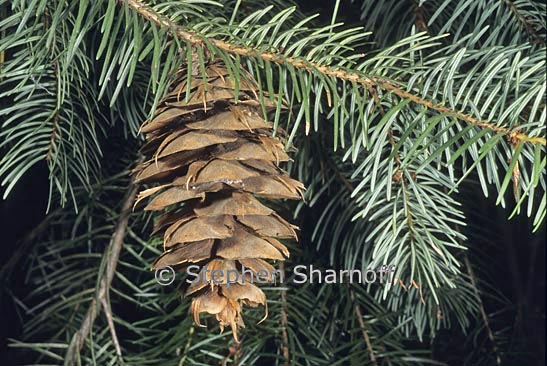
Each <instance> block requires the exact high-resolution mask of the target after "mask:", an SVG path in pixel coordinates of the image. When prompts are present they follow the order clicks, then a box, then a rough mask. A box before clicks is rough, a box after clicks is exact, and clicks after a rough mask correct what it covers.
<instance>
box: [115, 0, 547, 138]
mask: <svg viewBox="0 0 547 366" xmlns="http://www.w3.org/2000/svg"><path fill="white" fill-rule="evenodd" d="M120 2H121V3H122V4H126V5H127V6H128V7H130V8H132V9H134V10H135V11H136V12H137V13H138V14H140V15H141V16H142V17H143V18H145V19H147V20H149V21H151V22H154V23H156V24H157V25H158V26H160V27H164V28H167V29H168V30H170V32H171V34H172V35H173V36H175V37H177V38H179V39H181V40H183V41H185V42H188V43H190V44H191V45H193V46H204V45H205V43H206V42H205V41H207V43H208V44H210V45H213V46H214V47H216V48H218V49H220V50H223V51H225V52H228V53H230V54H232V55H239V56H244V57H253V58H260V59H262V60H264V61H268V62H273V63H276V64H290V65H291V66H292V67H293V68H295V69H300V70H305V71H307V72H310V73H319V74H322V75H325V76H330V77H333V78H336V79H339V80H345V81H349V82H352V83H356V84H360V85H363V86H364V87H369V86H374V87H378V88H381V89H383V90H386V91H389V92H391V93H393V94H395V95H397V96H399V97H401V98H404V99H410V100H411V101H412V102H414V103H416V104H419V105H422V106H425V107H427V108H429V109H431V110H434V111H437V112H439V113H443V114H448V115H451V116H453V117H455V118H457V119H459V120H461V121H464V122H466V123H468V124H471V125H474V126H477V127H480V128H484V129H489V130H491V131H493V132H496V133H502V134H504V135H507V136H511V138H514V139H517V140H522V141H524V142H527V143H531V144H541V145H545V144H546V140H545V137H540V136H533V137H532V136H528V135H526V134H524V133H522V132H519V131H515V130H512V129H510V128H509V127H505V126H498V125H495V124H493V123H490V122H486V121H481V120H479V119H477V118H475V117H472V116H470V115H467V114H465V113H463V112H459V111H456V110H453V109H451V108H448V107H445V106H443V105H441V104H436V103H434V102H432V101H430V100H427V99H424V98H422V97H420V96H418V95H416V94H412V93H410V92H407V91H406V90H404V88H402V87H399V86H397V85H395V84H394V83H393V82H391V81H388V80H383V79H379V78H370V77H366V76H363V75H361V74H358V73H355V72H352V71H348V70H344V69H340V68H336V67H331V66H326V65H322V64H319V63H314V62H311V61H307V60H303V59H300V58H296V57H286V56H284V55H281V54H278V53H273V52H265V51H260V50H258V49H255V48H252V47H243V46H238V45H234V44H231V43H229V42H226V41H223V40H219V39H215V38H206V37H203V36H201V35H199V34H198V33H194V32H190V31H187V30H184V29H182V28H181V27H179V26H178V25H177V24H175V23H174V22H172V21H171V20H169V19H168V18H167V17H165V16H163V15H160V14H158V13H156V12H155V11H153V10H152V9H151V8H150V7H149V6H147V5H146V4H144V3H143V2H142V1H140V0H120Z"/></svg>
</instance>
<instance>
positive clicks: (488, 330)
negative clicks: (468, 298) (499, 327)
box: [464, 253, 501, 366]
mask: <svg viewBox="0 0 547 366" xmlns="http://www.w3.org/2000/svg"><path fill="white" fill-rule="evenodd" d="M464 261H465V266H466V267H467V273H468V274H469V278H470V279H471V285H472V286H473V290H474V292H475V295H476V296H477V298H478V299H479V309H480V313H481V317H482V321H483V323H484V327H485V328H486V333H487V334H488V339H489V340H490V342H492V352H494V355H495V356H496V365H498V366H499V365H501V357H500V355H499V350H498V347H497V346H496V340H495V339H494V333H493V332H492V328H490V322H489V321H488V315H486V311H485V309H484V303H483V302H482V299H481V296H480V293H479V288H478V287H477V280H476V278H475V273H474V272H473V268H472V267H471V262H470V261H469V258H468V257H467V254H466V253H464Z"/></svg>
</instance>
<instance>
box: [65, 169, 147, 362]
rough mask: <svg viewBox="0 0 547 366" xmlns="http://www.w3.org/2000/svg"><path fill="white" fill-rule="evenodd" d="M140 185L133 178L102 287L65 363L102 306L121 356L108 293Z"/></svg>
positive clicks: (73, 356)
mask: <svg viewBox="0 0 547 366" xmlns="http://www.w3.org/2000/svg"><path fill="white" fill-rule="evenodd" d="M137 192H138V185H136V184H134V183H133V180H131V182H130V183H129V187H128V194H127V196H126V198H125V201H124V203H123V206H122V209H121V212H120V216H119V218H118V221H117V223H116V226H115V229H114V233H113V235H112V239H111V241H110V246H109V247H108V248H107V249H106V251H105V253H104V256H105V257H106V269H105V271H104V273H103V274H102V278H101V280H100V287H99V292H98V297H97V298H95V299H93V300H92V301H91V304H90V305H89V309H88V311H87V313H86V316H85V318H84V321H83V322H82V325H81V326H80V330H79V331H78V332H77V333H76V334H75V335H74V337H73V338H72V342H71V344H70V347H69V349H68V351H67V355H66V357H65V365H72V364H74V362H75V360H76V359H78V357H77V355H78V354H79V353H80V351H81V350H82V348H83V346H84V344H85V341H86V339H87V338H88V337H89V334H90V332H91V329H92V327H93V323H94V322H95V319H96V318H97V316H98V314H99V313H100V311H101V307H102V308H104V310H105V314H106V318H107V322H108V325H109V328H110V332H111V334H112V339H113V343H114V346H115V348H116V353H117V354H118V356H120V357H121V347H120V344H119V342H118V338H117V336H116V331H115V329H114V321H113V318H112V311H111V308H110V306H109V304H108V293H109V290H110V285H111V284H112V280H113V278H114V274H115V273H116V267H117V265H118V260H119V258H120V252H121V250H122V246H123V241H124V238H125V235H126V233H127V227H128V223H129V215H130V213H131V208H132V207H133V203H134V202H135V198H136V197H137Z"/></svg>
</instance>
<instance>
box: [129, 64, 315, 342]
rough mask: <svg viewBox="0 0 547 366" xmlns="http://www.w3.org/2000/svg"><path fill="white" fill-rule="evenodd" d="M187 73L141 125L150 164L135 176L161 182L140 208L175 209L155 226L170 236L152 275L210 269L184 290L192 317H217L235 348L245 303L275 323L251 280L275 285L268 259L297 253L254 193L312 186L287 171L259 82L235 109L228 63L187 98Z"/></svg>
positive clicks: (248, 86)
mask: <svg viewBox="0 0 547 366" xmlns="http://www.w3.org/2000/svg"><path fill="white" fill-rule="evenodd" d="M242 72H243V71H242ZM180 75H181V76H180V77H179V78H178V79H177V80H175V81H174V83H173V85H174V87H173V88H172V91H171V92H170V93H169V94H168V95H167V96H166V97H165V98H164V99H163V100H162V101H161V103H160V105H159V107H158V109H157V112H156V114H155V116H154V118H153V119H151V120H150V121H147V122H146V123H145V124H144V126H143V127H142V131H143V132H144V133H146V139H147V143H146V144H145V145H144V146H143V149H142V150H143V152H144V153H145V154H147V155H149V156H151V157H152V158H151V160H150V161H148V162H145V163H144V164H142V165H140V166H139V167H137V168H136V169H135V174H136V181H137V182H140V183H153V182H154V183H161V185H160V186H157V187H154V188H150V189H146V190H144V191H143V192H141V193H140V194H139V197H138V199H137V202H139V201H141V200H143V199H144V198H146V197H149V196H151V195H155V197H154V198H153V199H152V200H151V201H150V202H149V203H148V205H147V206H146V207H145V210H164V209H166V208H167V211H166V212H165V213H164V214H163V215H161V217H160V218H159V219H158V220H157V222H156V224H155V228H154V234H159V235H163V237H164V253H163V254H162V255H161V256H160V257H159V258H158V259H157V260H156V261H155V263H154V268H162V267H165V266H170V267H173V268H176V269H178V270H185V269H186V268H188V266H189V265H198V266H199V267H200V271H201V270H203V269H206V270H208V271H209V272H208V273H207V277H206V280H207V281H197V282H194V283H193V284H191V285H190V286H189V287H188V289H187V290H186V293H185V295H193V296H194V298H193V300H192V306H191V311H192V313H193V317H194V320H195V322H196V323H197V324H198V325H200V326H202V325H201V323H200V320H199V314H200V313H202V312H206V313H209V314H214V315H215V316H216V319H217V320H218V322H219V323H220V327H221V330H222V329H224V326H230V327H231V328H232V330H233V335H234V338H235V340H236V341H237V340H238V338H237V329H238V327H243V326H244V323H243V320H242V318H241V305H242V304H245V305H250V306H252V307H256V306H258V305H259V304H261V305H264V306H265V312H266V315H265V317H264V318H266V317H267V305H266V297H265V295H264V293H263V292H262V290H261V289H260V288H258V287H257V286H255V285H254V284H253V283H252V280H253V279H256V277H254V278H251V277H253V276H251V275H250V274H252V275H254V276H256V275H257V273H258V272H259V271H261V274H262V275H264V274H265V273H266V274H267V276H266V277H267V278H268V279H269V281H273V280H274V276H275V272H274V267H273V266H272V265H271V264H269V263H268V262H267V261H266V259H273V260H284V259H285V258H287V257H288V256H289V251H288V250H287V248H286V247H285V245H283V244H282V243H281V242H280V241H279V240H278V239H289V238H295V239H296V233H295V229H296V227H295V226H293V225H291V224H289V223H288V222H286V221H285V220H284V219H283V218H281V217H280V216H279V215H278V214H277V213H276V212H274V211H273V210H272V209H270V208H268V207H266V206H265V205H264V204H262V203H261V202H260V201H259V200H258V199H257V198H256V197H255V195H256V196H260V197H266V198H289V199H299V198H301V196H302V191H303V189H304V186H303V185H302V183H300V182H298V181H296V180H293V179H291V178H289V177H288V176H287V174H286V172H284V171H283V170H282V169H280V168H279V163H280V162H286V161H288V160H289V157H288V155H287V153H286V152H285V150H284V147H283V146H284V145H283V142H282V140H281V138H278V137H272V132H273V125H272V123H270V122H268V121H266V120H264V119H263V118H262V116H263V112H262V107H261V105H260V103H259V100H258V96H257V94H256V90H257V86H256V85H255V84H254V83H253V82H249V81H246V80H244V79H243V78H240V80H239V83H238V95H237V96H238V98H237V102H236V90H235V89H236V88H235V85H234V84H235V83H234V80H233V79H232V78H231V77H230V76H229V73H228V72H227V70H226V68H225V66H224V65H223V64H222V63H221V62H218V61H217V62H213V63H211V64H209V65H208V66H207V68H206V83H204V78H203V77H202V75H200V74H197V75H193V77H192V78H191V80H190V86H189V88H190V90H191V94H190V98H189V100H188V101H184V97H185V95H186V90H187V88H188V85H187V82H188V80H187V78H186V72H181V73H180ZM247 79H250V77H247ZM272 107H273V105H267V106H266V108H272ZM278 133H279V134H280V135H281V136H285V134H284V131H282V130H279V131H278ZM243 269H245V275H243V274H242V270H243ZM213 270H221V271H223V272H222V273H224V274H227V273H229V272H228V271H237V274H238V275H239V276H238V278H237V283H226V275H225V276H224V281H223V282H224V283H218V282H221V281H213V278H212V276H211V273H212V271H213ZM201 273H203V272H201ZM233 273H234V272H233ZM262 278H264V276H262ZM232 280H233V278H232Z"/></svg>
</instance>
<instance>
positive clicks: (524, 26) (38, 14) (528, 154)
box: [0, 0, 547, 366]
mask: <svg viewBox="0 0 547 366" xmlns="http://www.w3.org/2000/svg"><path fill="white" fill-rule="evenodd" d="M354 3H355V4H356V5H358V6H360V8H361V10H362V16H361V18H362V20H363V27H352V28H348V27H347V26H345V25H343V24H342V23H341V22H338V21H337V20H336V16H335V15H334V16H333V20H332V23H331V24H327V25H317V23H316V19H315V16H307V15H304V14H302V13H301V12H300V11H299V10H297V7H296V6H294V5H295V4H293V3H292V2H290V1H286V0H278V1H273V2H271V5H269V6H266V7H264V4H263V2H261V1H255V0H253V1H218V2H217V1H210V0H184V1H177V2H174V1H149V2H147V3H146V4H144V2H140V1H114V0H109V1H84V0H80V1H59V0H53V1H51V0H48V1H46V0H32V1H31V0H29V1H23V0H20V1H15V0H12V1H7V0H0V14H2V17H1V19H0V34H1V38H0V55H1V56H2V57H0V125H1V128H0V138H1V139H0V151H1V157H0V179H1V184H2V185H3V186H5V195H7V194H9V192H10V191H11V190H12V188H13V187H14V186H15V185H16V184H17V182H18V181H19V179H20V178H21V177H22V176H23V175H24V174H25V173H26V172H27V171H28V170H29V169H31V168H32V166H34V165H35V164H37V163H38V162H40V161H44V160H45V161H47V164H48V168H49V179H50V213H49V215H48V218H47V220H48V226H47V229H45V231H44V232H43V233H41V234H40V235H38V236H37V238H38V239H36V245H33V246H32V248H26V247H24V248H22V249H21V250H23V249H24V250H27V249H28V251H29V253H30V255H29V256H28V258H27V259H26V260H25V261H24V262H23V264H24V268H25V269H26V270H27V271H28V284H29V286H31V287H32V288H33V289H32V290H31V291H29V293H28V296H27V297H26V298H24V299H16V302H17V304H18V305H19V309H20V311H21V317H22V318H24V319H26V322H25V329H24V341H23V340H21V341H16V342H15V343H14V344H13V346H14V347H21V348H23V349H27V350H28V349H31V350H33V351H35V352H36V355H39V356H37V358H36V359H34V358H33V359H32V360H31V361H29V362H35V364H59V363H60V362H62V361H63V360H64V359H65V354H66V352H67V349H68V347H69V345H70V341H71V339H72V338H73V336H74V334H75V333H76V332H77V331H78V329H79V328H80V327H81V323H82V321H83V319H84V316H85V314H86V311H87V310H88V307H89V304H90V302H91V301H92V300H93V299H95V298H96V297H97V290H98V283H99V278H100V276H101V275H102V273H103V270H104V265H105V260H106V257H107V254H108V252H107V251H106V252H105V248H106V247H107V245H108V243H109V240H110V238H111V235H112V232H113V231H114V229H115V226H116V223H117V220H118V217H119V215H120V202H121V200H122V199H123V196H124V192H125V191H126V187H127V185H128V179H127V176H128V174H129V173H128V171H129V170H128V169H129V167H130V166H131V163H130V161H134V160H136V159H137V153H136V152H137V145H138V142H139V140H140V137H139V135H138V131H139V127H140V125H141V123H142V122H143V121H144V120H145V119H146V118H147V117H148V116H150V115H152V114H153V112H154V108H155V106H156V104H157V102H158V100H159V99H160V98H161V97H162V96H163V95H164V94H165V93H166V91H167V88H168V86H169V83H170V81H171V79H172V77H173V75H174V73H175V72H176V71H177V70H178V69H186V70H190V71H191V70H203V69H204V65H205V63H206V62H207V61H208V60H209V59H212V58H214V57H218V58H221V59H222V60H224V62H225V64H226V65H227V67H228V69H229V71H230V73H231V74H232V75H231V76H232V77H233V78H234V80H235V84H236V85H238V84H239V82H240V80H241V78H246V77H248V75H246V74H241V73H240V71H239V70H240V67H239V66H240V65H243V66H244V67H245V68H246V69H247V70H248V72H249V74H250V75H251V76H252V77H253V78H255V79H256V80H257V81H258V84H259V88H258V90H256V92H257V94H258V95H259V96H260V98H261V99H262V101H263V102H266V101H268V102H270V103H273V104H274V105H275V106H276V108H275V110H274V111H272V112H271V114H270V115H269V116H268V117H269V118H270V120H272V121H273V122H274V124H275V126H276V128H283V129H285V130H286V131H287V133H288V136H289V139H288V142H287V144H291V143H293V144H295V145H296V146H297V148H298V149H299V151H298V153H297V154H296V155H295V156H294V159H295V161H294V162H293V163H292V164H291V170H292V172H293V175H294V176H295V177H298V178H299V179H300V180H302V181H303V182H304V183H305V184H306V186H307V187H308V190H307V193H306V198H307V201H306V202H305V203H304V204H301V205H298V207H295V208H294V212H295V217H296V218H297V219H298V220H300V221H302V225H301V226H302V227H303V232H302V243H303V244H302V246H300V247H297V248H293V252H296V253H297V254H296V255H295V256H294V257H293V258H292V260H291V263H290V264H289V268H288V269H290V268H291V266H293V265H296V264H299V263H306V264H307V263H314V264H317V265H318V266H323V267H334V268H337V269H349V268H360V269H363V270H365V269H368V268H377V267H379V266H380V265H382V264H392V263H395V264H397V272H396V276H397V277H398V278H399V279H401V282H402V284H403V285H404V286H406V287H407V289H405V288H403V286H402V285H400V284H397V283H396V284H394V285H393V286H386V287H374V286H369V287H366V288H364V287H360V286H336V287H334V286H332V287H325V286H317V285H306V286H296V285H290V284H287V285H286V287H287V289H286V291H287V292H286V300H285V299H284V298H283V297H282V295H281V293H282V290H283V289H282V288H281V287H274V288H270V289H266V292H267V294H268V299H269V308H270V317H269V318H268V319H267V320H266V321H265V322H264V323H262V324H260V325H255V323H256V322H257V321H258V320H259V319H260V318H261V314H260V313H259V312H258V311H257V312H256V313H254V312H251V313H250V314H249V317H248V321H247V325H248V328H246V330H245V331H244V335H243V341H242V353H241V355H240V356H236V358H239V360H238V362H239V364H241V365H242V364H248V365H253V364H255V363H258V360H262V361H264V360H266V361H265V362H268V364H283V362H284V360H283V355H282V349H283V343H284V342H285V340H284V336H283V334H282V331H281V328H280V324H281V322H282V319H281V314H282V312H286V314H287V316H288V324H287V337H288V338H287V340H288V345H287V346H288V347H289V349H290V352H289V355H290V362H291V365H293V364H294V365H366V364H370V365H374V366H376V365H375V362H374V361H371V357H370V353H371V349H372V350H373V352H374V354H375V355H376V358H377V359H379V360H381V362H384V363H382V364H386V365H417V364H431V363H433V364H435V363H434V361H433V360H432V359H431V352H430V348H429V347H428V345H426V344H425V343H423V342H425V341H426V340H432V339H435V337H436V336H437V335H438V332H439V330H441V329H444V328H449V327H454V326H456V325H458V326H459V327H461V328H462V329H469V328H470V327H472V326H475V325H476V323H477V322H476V320H477V319H479V315H478V314H479V308H480V306H481V298H480V297H479V295H478V291H477V286H476V284H474V283H473V281H472V280H471V278H470V276H469V275H468V271H467V270H466V266H464V265H463V264H462V253H464V252H465V250H466V246H471V247H472V248H475V247H474V243H473V242H466V240H467V238H466V235H464V234H463V231H462V227H465V226H466V225H467V224H469V223H470V221H469V220H468V219H466V217H465V215H464V214H463V210H462V207H461V204H462V202H463V203H464V204H469V203H468V202H465V201H464V197H463V198H462V197H461V195H460V194H459V193H460V190H461V185H462V184H463V183H465V182H469V181H470V180H474V181H476V182H478V185H477V189H479V188H478V187H480V189H481V190H482V192H483V194H484V196H485V197H488V196H490V195H492V194H493V195H494V196H495V197H496V202H497V203H498V204H501V205H502V206H503V207H506V208H507V209H508V215H507V216H511V217H513V216H515V215H517V214H519V213H521V212H523V213H524V214H526V215H527V216H528V217H530V218H531V221H532V222H533V226H534V230H539V229H540V227H541V226H542V225H543V222H544V218H545V215H546V212H547V207H546V195H545V191H546V187H545V185H546V182H545V165H546V157H545V119H546V115H547V109H546V104H545V89H546V80H545V61H544V58H545V28H546V24H545V4H540V3H539V2H535V1H516V2H509V1H494V0H481V1H475V0H473V1H471V0H466V1H454V0H434V1H424V2H419V3H418V2H416V1H383V2H382V4H381V6H379V4H378V2H377V1H369V0H361V1H354ZM338 5H339V2H336V4H335V5H334V7H335V8H338ZM393 24H397V25H398V26H393ZM445 33H448V35H447V34H445ZM2 60H3V62H2ZM190 74H191V72H189V75H190ZM265 113H266V111H265ZM151 220H152V219H151V217H149V216H148V215H146V214H133V215H132V216H131V219H130V227H129V230H128V232H127V236H126V239H125V242H124V248H123V252H122V257H121V259H120V262H119V265H118V269H117V271H116V277H115V280H114V285H113V287H112V288H111V289H110V298H109V301H110V303H111V304H112V309H113V317H114V323H115V325H116V329H117V330H118V333H119V334H122V335H123V337H121V336H120V338H121V339H120V341H121V343H122V351H123V352H122V354H123V357H122V358H123V362H125V363H126V364H130V365H157V364H162V365H182V364H192V365H209V364H211V363H212V362H215V363H216V362H222V361H223V359H224V360H225V361H226V362H229V363H232V364H233V363H234V362H235V360H234V355H233V354H232V355H228V349H229V347H230V336H229V335H227V334H221V335H219V334H216V333H215V331H214V330H202V329H198V328H195V326H194V325H192V322H191V320H190V318H189V317H188V316H186V314H187V310H188V305H189V303H188V301H184V300H183V301H182V302H181V301H180V299H179V297H178V296H177V295H176V294H175V293H174V291H171V290H172V289H169V288H167V289H161V288H159V287H158V286H157V285H156V283H155V282H154V280H153V276H152V274H151V273H150V272H149V271H148V268H149V266H150V263H151V262H152V261H153V258H154V257H155V256H156V255H157V254H158V253H159V251H158V249H157V248H156V245H157V244H158V243H156V242H151V241H150V240H149V239H148V237H149V236H148V235H149V231H150V227H151ZM103 252H104V253H105V254H101V253H103ZM21 256H22V255H21ZM6 271H7V270H6ZM5 273H6V272H4V274H5ZM485 291H486V292H487V293H488V294H493V295H496V296H497V294H495V288H494V287H488V288H487V289H486V290H485ZM497 298H499V297H497ZM499 303H503V304H505V305H507V307H508V308H509V307H510V305H508V304H507V301H506V299H500V301H499ZM505 305H504V306H505ZM124 308H131V309H134V310H135V311H138V313H139V314H140V315H142V317H141V318H139V319H128V318H126V317H124ZM356 309H362V310H361V311H362V312H363V314H364V317H363V318H362V319H363V320H364V321H365V322H366V324H367V328H366V330H363V327H362V325H361V323H360V321H359V320H361V319H358V318H360V317H359V316H356V311H357V310H356ZM67 319H68V321H67ZM481 331H482V330H481V329H479V330H477V329H474V328H472V329H471V334H473V332H481ZM364 333H366V334H367V335H368V337H370V342H369V343H370V347H369V345H368V344H365V343H366V342H364V338H365V337H364V335H363V334H364ZM499 338H500V342H501V343H500V346H499V347H501V345H503V344H505V343H503V342H504V341H503V339H506V338H503V337H501V336H500V337H499ZM502 338H503V339H502ZM496 340H497V339H496ZM507 343H509V340H508V341H507ZM232 347H234V346H233V345H232ZM476 348H477V349H478V348H479V345H476ZM477 352H478V351H477ZM478 353H480V352H478ZM227 355H228V356H227ZM479 356H482V355H479ZM479 356H477V357H479ZM78 357H81V359H80V361H79V362H81V364H96V365H105V364H116V362H119V363H120V364H121V362H122V361H121V360H120V359H119V357H118V356H117V355H116V350H115V345H114V343H113V336H112V334H111V330H110V329H109V326H108V323H107V321H106V319H105V318H104V315H99V317H98V319H97V320H96V322H95V323H94V324H93V326H92V331H91V336H90V337H89V339H88V340H87V343H86V346H85V348H84V350H83V352H82V353H81V354H79V355H78ZM479 358H480V357H479ZM470 359H473V355H472V356H470ZM492 362H494V361H493V359H490V360H488V361H484V363H483V364H484V365H490V364H493V363H492Z"/></svg>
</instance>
